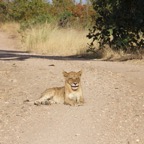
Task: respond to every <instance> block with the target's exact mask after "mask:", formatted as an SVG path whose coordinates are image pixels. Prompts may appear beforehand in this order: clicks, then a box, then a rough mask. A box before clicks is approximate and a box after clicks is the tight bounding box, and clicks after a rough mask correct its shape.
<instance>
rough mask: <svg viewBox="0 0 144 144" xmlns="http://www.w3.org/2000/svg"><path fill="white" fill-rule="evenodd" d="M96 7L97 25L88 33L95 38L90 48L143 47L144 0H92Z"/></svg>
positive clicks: (132, 49)
mask: <svg viewBox="0 0 144 144" xmlns="http://www.w3.org/2000/svg"><path fill="white" fill-rule="evenodd" d="M92 4H93V7H94V9H95V11H96V19H95V25H94V26H93V28H92V29H90V31H89V34H88V35H87V37H88V38H89V39H92V42H91V43H90V45H89V49H88V51H95V50H96V48H95V46H94V42H95V41H97V42H98V43H99V46H98V47H97V49H103V48H104V47H105V46H106V45H109V46H110V47H111V48H112V49H115V50H119V49H122V50H124V51H126V52H134V51H139V50H141V49H143V48H144V1H143V0H131V1H127V0H103V1H102V0H97V1H94V0H93V2H92Z"/></svg>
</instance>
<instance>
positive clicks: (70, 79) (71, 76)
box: [63, 71, 82, 91]
mask: <svg viewBox="0 0 144 144" xmlns="http://www.w3.org/2000/svg"><path fill="white" fill-rule="evenodd" d="M63 75H64V77H65V79H66V84H68V85H69V86H70V87H71V89H72V90H73V91H76V90H78V88H79V86H80V77H81V75H82V71H79V72H73V71H72V72H69V73H68V72H65V71H64V72H63Z"/></svg>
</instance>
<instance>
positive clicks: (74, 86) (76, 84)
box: [71, 83, 79, 90]
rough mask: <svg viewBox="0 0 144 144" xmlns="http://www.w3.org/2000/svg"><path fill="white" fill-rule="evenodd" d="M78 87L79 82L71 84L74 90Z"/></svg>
mask: <svg viewBox="0 0 144 144" xmlns="http://www.w3.org/2000/svg"><path fill="white" fill-rule="evenodd" d="M78 87H79V84H78V83H72V84H71V88H72V90H77V89H78Z"/></svg>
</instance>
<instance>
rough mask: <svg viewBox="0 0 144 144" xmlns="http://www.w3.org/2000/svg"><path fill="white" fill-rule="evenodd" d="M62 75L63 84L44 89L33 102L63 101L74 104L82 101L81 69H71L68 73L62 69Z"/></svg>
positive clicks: (51, 102)
mask: <svg viewBox="0 0 144 144" xmlns="http://www.w3.org/2000/svg"><path fill="white" fill-rule="evenodd" d="M63 75H64V77H65V85H64V86H63V87H54V88H49V89H47V90H45V91H44V92H43V93H42V95H41V97H40V98H39V99H38V100H36V101H35V102H34V104H35V105H41V104H53V103H60V104H63V103H64V104H67V105H71V106H74V105H81V104H83V103H84V98H83V94H82V88H81V81H80V78H81V75H82V71H79V72H73V71H71V72H69V73H68V72H65V71H64V72H63Z"/></svg>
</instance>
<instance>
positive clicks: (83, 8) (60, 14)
mask: <svg viewBox="0 0 144 144" xmlns="http://www.w3.org/2000/svg"><path fill="white" fill-rule="evenodd" d="M88 7H89V9H87V8H88ZM93 14H94V10H93V9H92V6H90V5H89V6H88V5H82V4H75V3H74V1H73V0H53V3H48V1H46V0H13V1H9V2H6V1H4V0H0V22H4V21H18V22H20V23H21V24H22V27H23V28H25V27H28V26H30V25H33V24H37V23H44V22H53V21H56V22H57V23H58V24H59V25H60V26H62V27H65V26H67V25H69V26H70V25H73V24H74V23H80V24H81V25H82V26H85V25H88V24H89V23H90V22H91V21H92V19H91V16H92V15H93Z"/></svg>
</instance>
